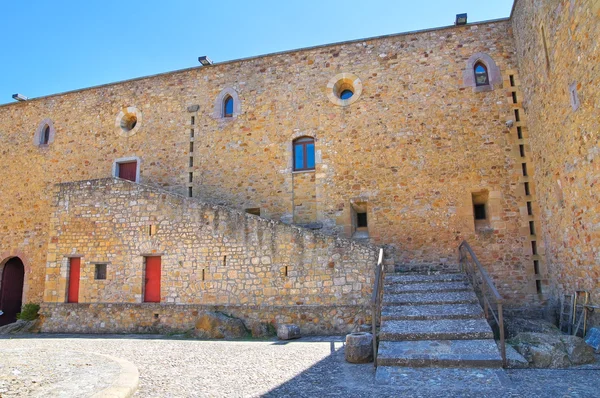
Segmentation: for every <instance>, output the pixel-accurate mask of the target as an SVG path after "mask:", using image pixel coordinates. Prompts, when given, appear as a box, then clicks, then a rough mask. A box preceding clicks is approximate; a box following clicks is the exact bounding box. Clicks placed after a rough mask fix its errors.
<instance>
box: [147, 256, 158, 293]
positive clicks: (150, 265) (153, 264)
mask: <svg viewBox="0 0 600 398" xmlns="http://www.w3.org/2000/svg"><path fill="white" fill-rule="evenodd" d="M144 302H146V303H160V257H159V256H153V257H146V272H145V284H144Z"/></svg>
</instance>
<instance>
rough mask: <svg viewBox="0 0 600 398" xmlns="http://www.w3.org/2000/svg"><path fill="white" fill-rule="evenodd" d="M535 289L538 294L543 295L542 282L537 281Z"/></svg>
mask: <svg viewBox="0 0 600 398" xmlns="http://www.w3.org/2000/svg"><path fill="white" fill-rule="evenodd" d="M535 289H536V291H537V292H538V294H542V281H540V280H537V281H535Z"/></svg>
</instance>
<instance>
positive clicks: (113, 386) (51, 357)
mask: <svg viewBox="0 0 600 398" xmlns="http://www.w3.org/2000/svg"><path fill="white" fill-rule="evenodd" d="M0 342H2V341H1V340H0ZM65 348H67V347H65ZM74 348H77V347H76V346H71V347H68V349H63V350H57V349H53V348H48V347H43V346H42V347H36V348H28V347H21V348H6V347H4V346H3V345H2V344H0V397H3V398H8V397H79V396H81V397H91V396H94V397H104V398H110V397H114V398H117V397H129V396H131V394H133V393H134V392H135V390H136V389H137V383H138V373H137V368H135V366H134V365H133V364H131V362H129V361H126V360H123V359H120V358H116V357H113V356H110V355H103V354H97V353H91V352H81V351H73V349H74Z"/></svg>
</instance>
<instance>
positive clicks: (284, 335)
mask: <svg viewBox="0 0 600 398" xmlns="http://www.w3.org/2000/svg"><path fill="white" fill-rule="evenodd" d="M277 337H278V338H279V340H291V339H299V338H300V328H299V327H298V326H296V325H279V326H277Z"/></svg>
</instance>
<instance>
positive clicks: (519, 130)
mask: <svg viewBox="0 0 600 398" xmlns="http://www.w3.org/2000/svg"><path fill="white" fill-rule="evenodd" d="M517 138H519V139H520V140H522V139H523V129H522V128H521V126H518V127H517Z"/></svg>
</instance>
